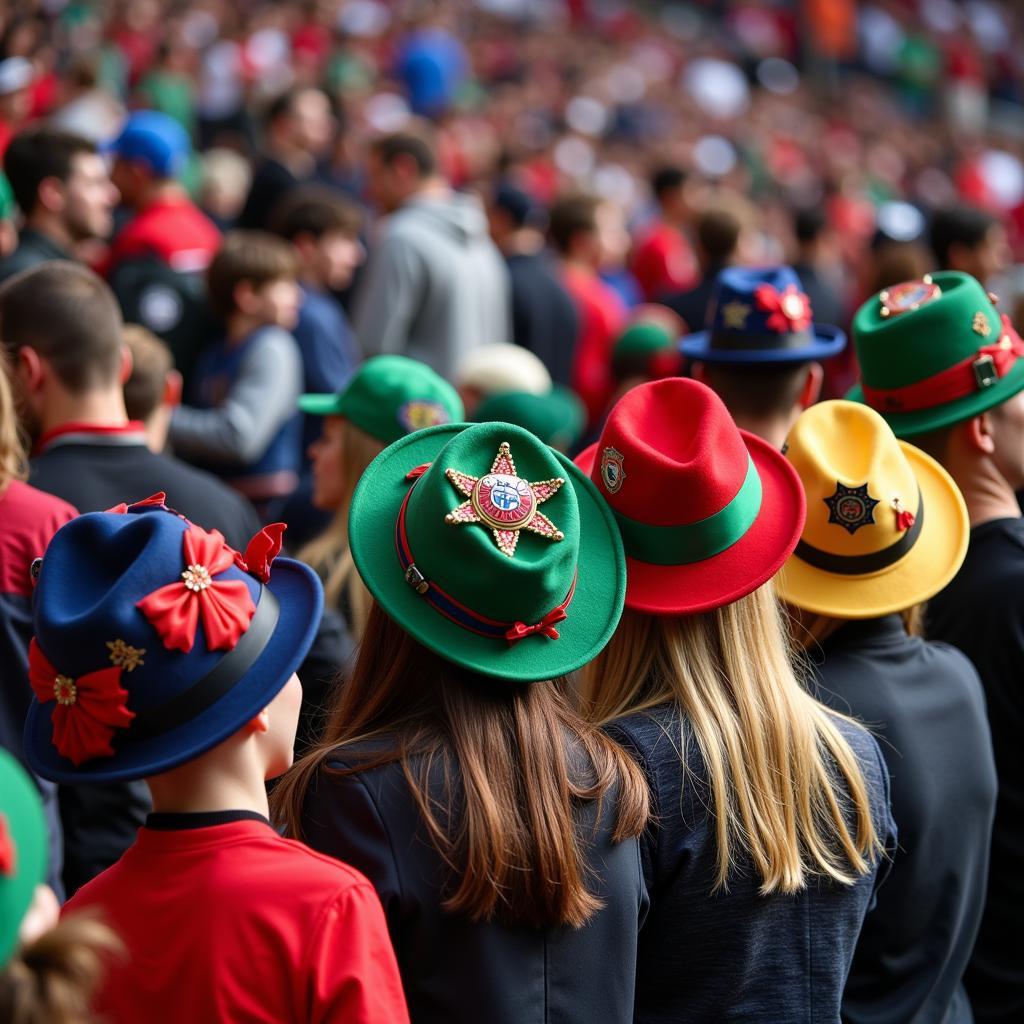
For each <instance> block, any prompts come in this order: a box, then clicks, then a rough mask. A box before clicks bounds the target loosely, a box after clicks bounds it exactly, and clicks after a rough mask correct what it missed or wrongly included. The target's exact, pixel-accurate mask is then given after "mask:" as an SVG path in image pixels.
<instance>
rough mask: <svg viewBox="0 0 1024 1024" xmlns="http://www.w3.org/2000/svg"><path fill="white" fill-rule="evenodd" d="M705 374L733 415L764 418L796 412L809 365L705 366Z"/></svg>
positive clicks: (709, 364)
mask: <svg viewBox="0 0 1024 1024" xmlns="http://www.w3.org/2000/svg"><path fill="white" fill-rule="evenodd" d="M702 372H703V374H704V377H705V380H706V383H707V384H708V386H709V387H710V388H711V389H712V390H714V391H715V392H717V394H718V397H719V398H721V399H722V401H723V402H725V407H726V408H727V409H728V410H729V412H730V413H731V414H732V415H733V416H749V417H751V418H753V419H762V418H763V417H765V416H783V415H785V414H786V413H790V412H792V411H793V407H794V406H795V405H796V403H797V402H798V401H800V395H801V394H802V393H803V387H804V381H805V380H806V378H807V363H795V364H794V363H784V364H781V365H778V366H772V365H771V364H768V365H762V364H731V363H730V364H727V365H722V364H718V363H705V364H704V366H703V370H702Z"/></svg>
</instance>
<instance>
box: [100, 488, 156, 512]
mask: <svg viewBox="0 0 1024 1024" xmlns="http://www.w3.org/2000/svg"><path fill="white" fill-rule="evenodd" d="M166 504H167V495H166V494H164V492H163V491H157V492H156V494H151V495H150V496H149V497H148V498H143V499H142V501H133V502H132V503H131V504H130V505H129V504H127V502H124V501H122V502H119V503H118V504H117V505H115V506H114V507H113V508H108V509H107V511H108V512H120V513H122V514H124V513H126V512H127V511H128V509H130V508H142V507H143V506H144V505H153V506H155V507H156V508H163V507H164V506H165V505H166Z"/></svg>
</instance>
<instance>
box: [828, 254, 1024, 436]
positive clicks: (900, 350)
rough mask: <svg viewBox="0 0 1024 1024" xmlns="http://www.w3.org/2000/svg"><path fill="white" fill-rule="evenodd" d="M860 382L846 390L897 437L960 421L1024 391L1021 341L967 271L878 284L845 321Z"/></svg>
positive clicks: (1023, 362) (1023, 344) (848, 396)
mask: <svg viewBox="0 0 1024 1024" xmlns="http://www.w3.org/2000/svg"><path fill="white" fill-rule="evenodd" d="M853 344H854V347H855V349H856V351H857V359H858V361H859V362H860V370H861V382H860V383H859V384H857V385H855V386H854V387H853V388H852V389H851V390H850V392H849V393H848V394H847V398H849V399H851V400H852V401H855V402H862V403H864V404H865V405H870V406H871V407H872V408H873V409H874V410H875V411H876V412H878V413H880V414H881V415H882V416H884V417H885V419H886V421H887V422H888V424H889V426H890V427H892V430H893V433H895V434H896V436H897V437H913V436H914V435H915V434H923V433H926V432H928V431H930V430H938V429H940V428H942V427H948V426H951V425H952V424H954V423H960V422H961V421H963V420H967V419H970V418H971V417H972V416H977V415H978V414H979V413H982V412H984V411H985V410H986V409H991V408H993V407H994V406H997V405H1000V404H1002V403H1003V402H1005V401H1006V400H1007V399H1009V398H1012V397H1013V396H1014V395H1015V394H1017V392H1018V391H1020V390H1022V389H1024V359H1022V358H1020V357H1021V356H1022V355H1024V343H1022V342H1021V339H1020V338H1019V337H1018V336H1017V332H1016V331H1015V330H1014V328H1013V325H1012V324H1011V323H1010V321H1009V319H1008V318H1007V317H1005V316H1002V317H1001V316H1000V315H999V313H998V311H997V310H996V308H995V305H994V304H993V302H992V299H991V298H990V297H989V295H988V293H987V292H986V291H985V289H984V288H983V287H982V286H981V285H980V284H979V283H978V281H976V280H975V279H974V278H973V277H971V276H970V275H969V274H964V273H961V272H960V271H953V270H950V271H942V272H938V273H935V274H930V275H928V276H926V277H924V278H922V279H921V280H919V281H907V282H904V283H903V284H898V285H895V286H893V287H891V288H886V289H884V290H883V291H881V292H879V293H878V294H877V295H875V296H873V297H872V298H870V299H868V301H867V302H865V303H864V305H862V306H861V307H860V309H858V310H857V313H856V315H855V316H854V318H853Z"/></svg>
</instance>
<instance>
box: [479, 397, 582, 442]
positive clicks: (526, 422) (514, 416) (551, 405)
mask: <svg viewBox="0 0 1024 1024" xmlns="http://www.w3.org/2000/svg"><path fill="white" fill-rule="evenodd" d="M473 419H474V420H476V422H477V423H488V422H492V421H499V422H505V423H514V424H515V425H516V426H518V427H523V428H524V429H525V430H529V431H530V433H531V434H536V435H537V437H539V438H540V440H541V441H543V442H544V443H545V444H549V445H551V447H552V448H557V449H558V450H559V451H562V452H564V451H568V450H569V449H570V448H572V447H573V445H575V444H576V442H577V441H579V439H580V437H581V436H582V434H583V428H584V426H586V421H587V411H586V408H585V407H584V405H583V403H582V402H581V401H580V400H579V398H578V397H577V396H576V393H575V392H574V391H571V390H570V389H569V388H565V387H562V386H560V385H558V384H556V385H555V386H554V387H552V389H551V390H550V391H549V392H548V393H547V394H546V395H533V394H530V393H529V392H528V391H502V392H500V393H499V394H496V395H488V396H487V398H485V399H484V400H483V401H482V402H481V403H480V404H479V405H478V406H477V407H476V412H475V413H474V414H473Z"/></svg>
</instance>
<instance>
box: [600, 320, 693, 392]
mask: <svg viewBox="0 0 1024 1024" xmlns="http://www.w3.org/2000/svg"><path fill="white" fill-rule="evenodd" d="M681 365H682V360H681V357H680V356H679V353H678V351H677V340H676V337H675V336H674V335H673V334H672V332H671V331H670V330H669V329H668V327H667V326H666V325H665V324H662V323H656V322H653V321H642V322H640V323H635V324H633V325H632V326H630V327H627V328H626V329H625V330H624V331H623V332H622V333H621V334H620V335H619V337H618V338H617V339H616V341H615V345H614V346H613V348H612V370H613V372H614V373H615V376H616V377H619V378H622V377H627V376H630V375H631V374H638V373H639V374H649V373H654V374H655V375H656V376H659V377H663V376H674V375H675V374H677V373H678V372H679V370H680V368H681Z"/></svg>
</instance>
